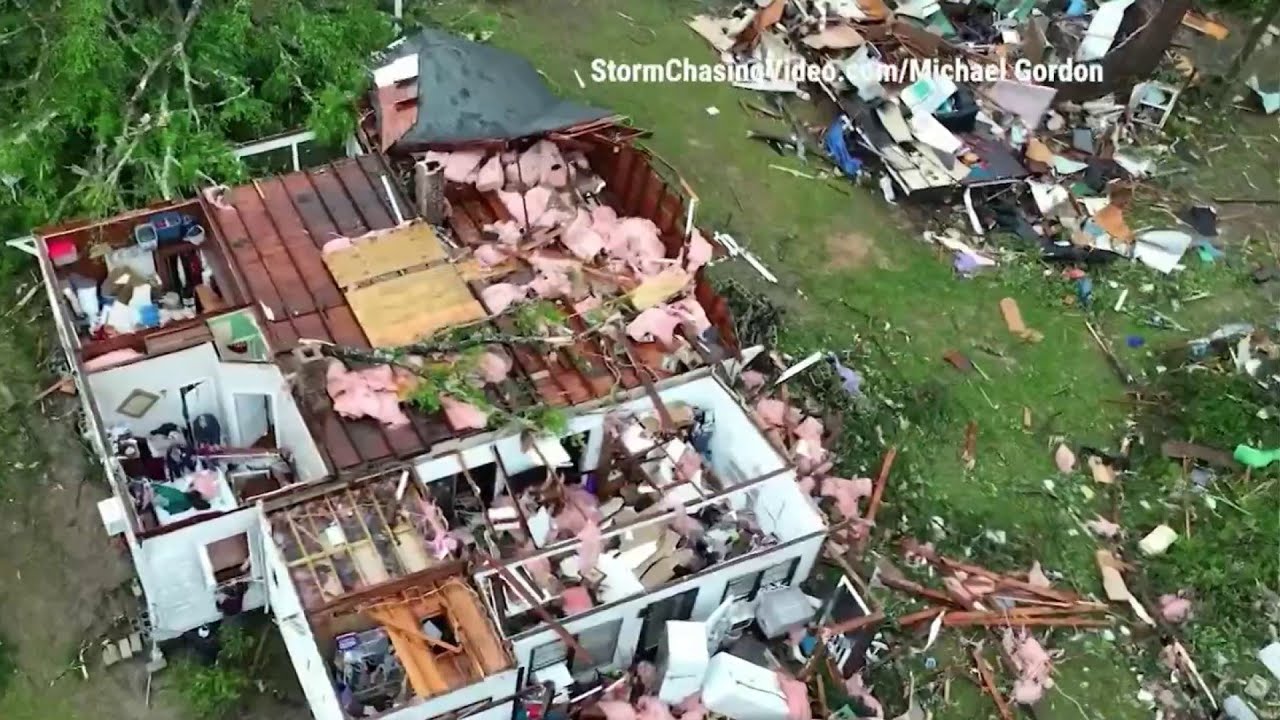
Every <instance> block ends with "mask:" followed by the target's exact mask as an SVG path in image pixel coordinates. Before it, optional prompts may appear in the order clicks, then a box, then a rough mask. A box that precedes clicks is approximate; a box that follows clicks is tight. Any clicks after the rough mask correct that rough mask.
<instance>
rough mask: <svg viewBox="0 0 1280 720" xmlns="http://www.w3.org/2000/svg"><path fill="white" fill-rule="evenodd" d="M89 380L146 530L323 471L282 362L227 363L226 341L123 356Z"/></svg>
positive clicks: (226, 506)
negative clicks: (124, 359) (149, 354)
mask: <svg viewBox="0 0 1280 720" xmlns="http://www.w3.org/2000/svg"><path fill="white" fill-rule="evenodd" d="M259 339H260V338H259ZM251 342H252V341H251ZM86 380H87V382H88V385H89V388H90V390H91V392H92V399H93V403H94V405H95V407H96V410H97V413H98V415H99V417H100V418H101V420H102V425H103V428H104V430H105V433H106V435H107V440H108V449H109V451H110V452H112V453H113V454H114V455H115V457H116V458H117V459H118V460H119V462H120V468H121V470H122V472H123V474H124V476H125V484H126V487H127V488H128V492H129V495H130V497H131V498H132V500H133V505H134V511H135V515H136V517H137V518H138V522H139V524H140V526H141V527H139V528H138V529H139V530H140V531H143V532H147V531H151V530H155V529H158V528H163V527H170V526H174V525H176V524H178V523H186V522H190V521H192V520H193V519H195V518H198V517H201V516H204V515H207V514H213V513H224V512H229V511H231V510H234V509H236V508H238V507H240V506H241V505H243V504H244V503H248V502H251V501H253V500H254V499H255V498H258V497H262V496H265V495H269V494H270V493H273V492H276V491H279V490H281V489H283V488H285V487H288V486H290V485H293V484H294V483H296V482H299V481H308V480H313V479H317V478H318V477H321V476H323V475H324V474H325V467H324V463H323V460H322V459H321V457H320V455H319V452H318V450H317V449H316V447H315V441H314V440H313V439H312V437H311V435H310V432H309V431H308V429H307V427H306V425H305V423H304V422H303V420H302V417H301V415H300V413H299V411H298V409H297V407H296V405H295V404H294V402H293V400H292V396H291V395H289V393H288V391H287V389H286V388H285V382H284V377H283V375H281V373H280V371H279V369H278V368H276V367H275V366H274V365H271V364H267V363H261V362H241V361H232V362H228V361H225V360H224V355H223V348H222V347H221V345H220V343H217V342H205V343H202V344H199V345H195V346H194V347H187V348H183V349H181V350H175V351H173V352H169V353H165V354H161V355H156V356H153V357H145V358H141V359H136V360H134V361H132V362H125V363H123V364H120V365H117V366H114V367H110V368H106V369H102V370H97V371H93V372H89V373H88V374H87V375H86Z"/></svg>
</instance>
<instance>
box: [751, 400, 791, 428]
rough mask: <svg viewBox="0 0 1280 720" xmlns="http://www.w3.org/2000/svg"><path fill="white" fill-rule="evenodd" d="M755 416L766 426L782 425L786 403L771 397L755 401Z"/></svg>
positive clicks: (785, 413)
mask: <svg viewBox="0 0 1280 720" xmlns="http://www.w3.org/2000/svg"><path fill="white" fill-rule="evenodd" d="M755 410H756V417H758V418H760V422H762V423H764V424H765V425H766V426H768V427H782V426H783V424H784V423H786V419H787V404H786V403H784V402H782V401H781V400H775V399H773V398H760V399H759V400H757V401H756V407H755Z"/></svg>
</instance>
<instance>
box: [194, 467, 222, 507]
mask: <svg viewBox="0 0 1280 720" xmlns="http://www.w3.org/2000/svg"><path fill="white" fill-rule="evenodd" d="M191 487H192V488H193V489H195V491H196V492H198V493H200V497H203V498H204V499H205V500H213V499H214V498H216V497H218V473H216V472H214V471H212V470H197V471H195V473H194V474H192V476H191Z"/></svg>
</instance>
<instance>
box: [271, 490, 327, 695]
mask: <svg viewBox="0 0 1280 720" xmlns="http://www.w3.org/2000/svg"><path fill="white" fill-rule="evenodd" d="M258 522H259V533H261V535H262V537H263V538H264V542H263V543H262V555H263V560H264V564H265V567H266V572H265V575H266V587H267V597H268V599H269V601H270V605H271V615H272V618H273V619H274V620H275V623H276V627H278V628H280V636H281V637H282V638H284V645H285V649H287V650H288V651H289V660H290V661H291V662H292V663H293V671H294V673H295V674H296V675H297V676H298V684H299V685H301V686H302V693H303V695H305V696H306V698H307V705H309V706H310V707H311V716H312V717H313V718H315V720H345V718H344V716H343V713H342V707H341V706H340V705H339V704H338V696H337V694H336V693H335V692H334V689H333V682H332V681H331V680H330V679H329V663H328V662H326V661H325V659H324V658H323V657H321V656H320V648H319V647H318V646H317V645H316V638H315V635H314V634H313V633H312V632H311V625H310V624H309V623H308V622H307V618H306V616H305V615H304V614H303V612H302V601H301V600H300V599H299V598H298V591H297V590H296V589H295V588H294V587H293V580H292V579H290V577H289V568H288V566H287V565H285V562H284V556H283V555H281V554H280V549H279V548H278V547H276V544H275V543H274V542H272V541H271V539H270V538H271V526H270V525H269V524H268V523H267V517H266V514H265V513H263V512H262V511H261V510H258Z"/></svg>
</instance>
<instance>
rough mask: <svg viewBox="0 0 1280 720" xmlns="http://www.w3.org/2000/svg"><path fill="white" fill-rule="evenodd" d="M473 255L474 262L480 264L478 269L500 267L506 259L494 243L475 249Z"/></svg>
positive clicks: (499, 247)
mask: <svg viewBox="0 0 1280 720" xmlns="http://www.w3.org/2000/svg"><path fill="white" fill-rule="evenodd" d="M473 254H474V255H475V258H476V262H478V263H480V267H486V268H491V267H494V266H495V265H501V264H502V263H503V262H505V261H506V259H507V254H506V253H504V252H502V249H501V246H499V245H497V244H496V243H485V244H484V245H481V246H480V247H478V248H476V249H475V252H474V253H473Z"/></svg>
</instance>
